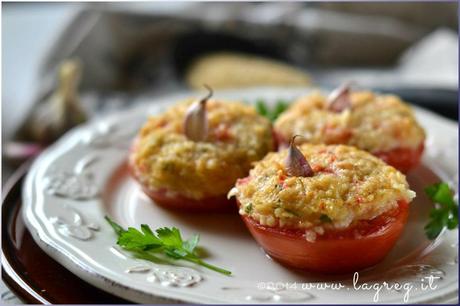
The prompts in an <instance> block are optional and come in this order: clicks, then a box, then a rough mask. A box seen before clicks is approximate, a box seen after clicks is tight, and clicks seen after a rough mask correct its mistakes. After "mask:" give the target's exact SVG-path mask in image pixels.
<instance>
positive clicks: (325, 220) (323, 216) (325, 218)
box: [319, 214, 332, 223]
mask: <svg viewBox="0 0 460 306" xmlns="http://www.w3.org/2000/svg"><path fill="white" fill-rule="evenodd" d="M319 221H321V222H323V223H331V222H332V219H331V218H330V217H329V216H328V215H326V214H321V216H319Z"/></svg>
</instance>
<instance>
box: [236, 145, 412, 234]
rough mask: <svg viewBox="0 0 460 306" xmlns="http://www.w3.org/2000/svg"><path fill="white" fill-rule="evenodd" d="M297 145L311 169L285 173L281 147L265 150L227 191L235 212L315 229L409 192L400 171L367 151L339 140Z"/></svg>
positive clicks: (374, 210)
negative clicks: (275, 150)
mask: <svg viewBox="0 0 460 306" xmlns="http://www.w3.org/2000/svg"><path fill="white" fill-rule="evenodd" d="M299 149H300V150H301V152H302V153H303V154H304V155H305V157H306V158H307V160H308V162H309V163H310V165H311V167H312V169H313V171H314V172H315V174H314V175H313V176H312V177H289V176H287V175H286V172H285V167H284V160H285V158H286V155H287V150H283V151H281V152H278V153H269V154H268V155H267V156H266V157H265V158H264V159H263V160H261V161H259V162H257V163H256V165H255V167H254V168H253V169H252V170H251V171H250V175H249V177H247V178H245V179H241V180H238V182H237V184H236V187H235V189H232V190H231V192H230V195H235V196H236V197H237V199H238V201H239V203H240V214H242V215H248V216H250V217H251V218H253V219H254V220H256V221H258V222H259V223H260V224H262V225H268V226H280V227H287V228H298V229H313V231H314V232H315V233H317V234H321V232H322V228H320V229H319V230H318V227H326V228H328V227H329V228H337V229H343V228H346V227H348V226H350V225H351V224H352V223H353V222H354V221H358V220H371V219H373V218H375V217H377V216H379V215H381V214H382V213H384V212H386V211H389V210H391V209H393V208H396V207H397V205H398V204H397V202H398V201H401V200H403V201H407V202H410V201H411V200H412V199H413V198H414V197H415V193H414V192H413V191H411V190H410V189H409V185H408V183H407V181H406V178H405V176H404V175H403V174H402V173H401V172H399V171H397V170H396V169H395V168H393V167H391V166H388V165H386V164H385V163H384V162H383V161H381V160H380V159H378V158H377V157H374V156H373V155H371V154H369V153H367V152H364V151H361V150H358V149H356V148H354V147H350V146H344V145H329V146H326V145H310V144H304V145H302V146H300V147H299Z"/></svg>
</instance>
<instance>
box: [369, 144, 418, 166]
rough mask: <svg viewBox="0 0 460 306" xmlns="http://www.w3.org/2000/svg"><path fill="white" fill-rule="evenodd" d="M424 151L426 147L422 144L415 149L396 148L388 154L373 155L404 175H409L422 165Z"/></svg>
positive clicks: (376, 153)
mask: <svg viewBox="0 0 460 306" xmlns="http://www.w3.org/2000/svg"><path fill="white" fill-rule="evenodd" d="M423 150H424V145H423V143H422V144H420V145H419V146H418V147H417V148H415V149H408V148H396V149H393V150H390V151H386V152H375V153H373V154H374V155H375V156H377V157H378V158H380V159H382V160H383V161H384V162H386V163H387V164H388V165H390V166H393V167H395V168H396V169H398V170H399V171H401V172H403V173H407V172H409V171H410V170H412V169H413V168H415V167H417V166H418V165H419V164H420V159H421V157H422V154H423Z"/></svg>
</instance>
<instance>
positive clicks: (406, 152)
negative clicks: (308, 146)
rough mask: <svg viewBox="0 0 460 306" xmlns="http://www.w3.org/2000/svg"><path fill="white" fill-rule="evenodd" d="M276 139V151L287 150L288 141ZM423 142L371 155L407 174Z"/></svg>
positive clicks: (419, 154)
mask: <svg viewBox="0 0 460 306" xmlns="http://www.w3.org/2000/svg"><path fill="white" fill-rule="evenodd" d="M274 135H275V137H276V139H277V143H278V150H281V149H284V148H287V147H288V146H289V141H288V140H286V139H285V138H284V136H283V135H281V133H279V132H276V131H275V132H274ZM424 148H425V146H424V144H423V142H422V143H421V144H420V145H419V146H418V147H417V148H415V149H411V148H396V149H392V150H389V151H377V152H371V153H372V155H374V156H377V157H378V158H380V159H381V160H383V161H384V162H385V163H387V164H388V165H390V166H393V167H395V168H396V169H398V170H399V171H401V172H402V173H408V172H409V171H410V170H412V169H414V168H415V167H417V166H418V165H419V164H420V160H421V157H422V154H423V151H424Z"/></svg>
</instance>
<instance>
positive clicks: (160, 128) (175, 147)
mask: <svg viewBox="0 0 460 306" xmlns="http://www.w3.org/2000/svg"><path fill="white" fill-rule="evenodd" d="M192 102H194V100H188V101H185V102H183V103H180V104H178V105H176V106H174V107H172V108H170V109H169V110H168V111H166V112H165V113H164V114H162V115H159V116H153V117H151V118H150V119H149V120H148V122H147V123H146V124H145V125H144V127H143V128H142V129H141V131H140V133H139V135H138V138H137V141H136V144H135V149H134V151H133V153H132V156H131V162H132V163H133V165H134V168H135V171H136V175H137V176H138V178H139V180H140V181H141V182H142V183H143V184H144V185H146V186H148V187H149V188H151V189H152V190H157V189H161V188H166V189H167V190H168V191H172V192H177V193H179V194H181V195H183V196H185V197H188V198H192V199H202V198H205V197H211V196H219V195H222V194H226V193H227V192H228V191H229V190H230V188H231V187H232V186H233V185H234V184H235V181H236V179H237V178H239V177H244V176H246V175H247V174H248V172H249V169H250V168H251V163H252V162H254V161H257V160H260V159H261V158H262V157H264V156H265V154H266V153H267V152H269V151H271V150H273V149H274V144H273V137H272V132H271V124H270V122H269V121H268V120H267V119H265V118H264V117H262V116H259V115H258V114H257V112H256V110H255V109H254V108H253V107H251V106H248V105H244V104H241V103H238V102H221V101H216V100H213V99H211V100H209V101H208V102H207V106H206V110H207V118H208V125H209V135H208V139H207V140H206V141H205V142H194V141H191V140H188V139H187V138H186V137H185V135H184V134H183V121H184V116H185V113H186V111H187V109H188V107H189V106H190V104H191V103H192Z"/></svg>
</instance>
